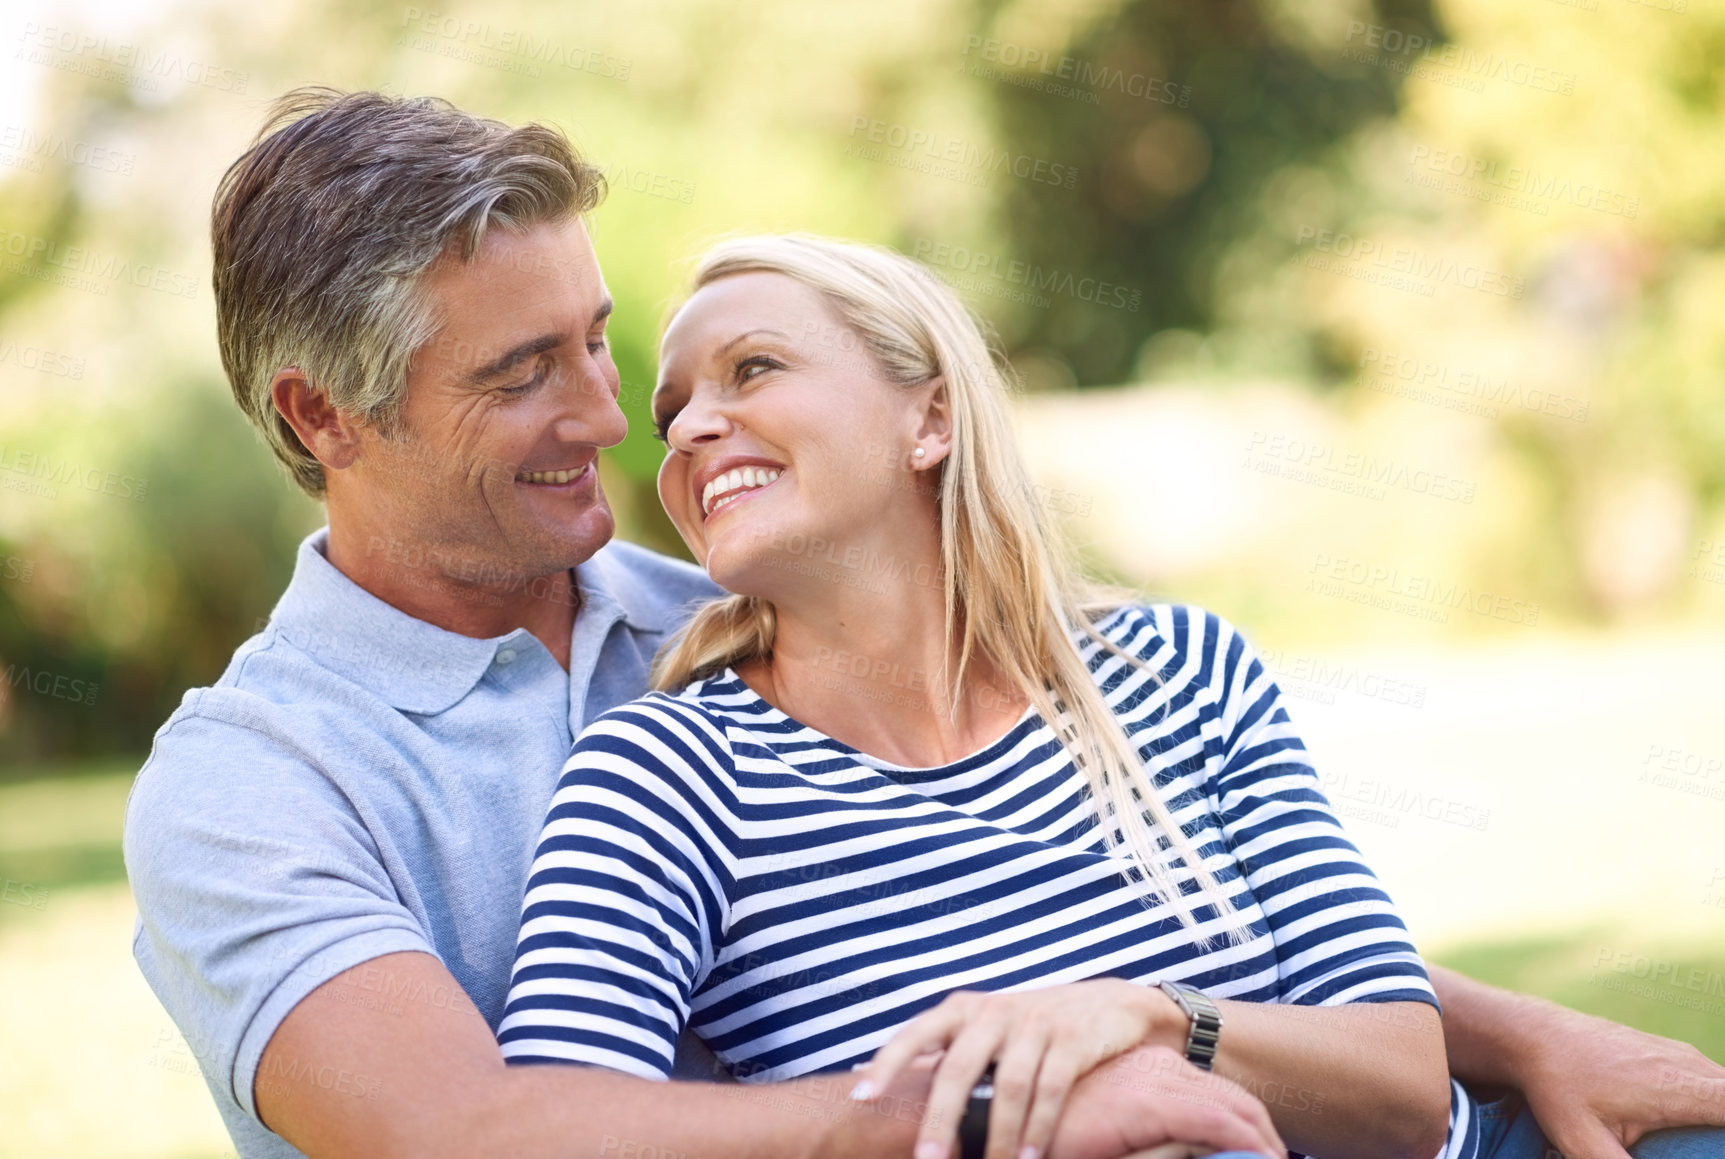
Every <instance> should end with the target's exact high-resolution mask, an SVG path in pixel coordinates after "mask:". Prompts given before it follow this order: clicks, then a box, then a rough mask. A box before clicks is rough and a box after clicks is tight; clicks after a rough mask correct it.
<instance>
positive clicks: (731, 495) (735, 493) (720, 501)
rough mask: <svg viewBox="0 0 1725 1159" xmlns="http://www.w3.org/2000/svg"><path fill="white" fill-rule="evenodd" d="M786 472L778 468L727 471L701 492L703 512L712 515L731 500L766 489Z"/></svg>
mask: <svg viewBox="0 0 1725 1159" xmlns="http://www.w3.org/2000/svg"><path fill="white" fill-rule="evenodd" d="M782 474H784V471H783V470H781V469H780V468H778V467H738V468H736V469H735V470H731V471H726V472H725V473H724V474H723V475H720V476H719V477H718V478H717V479H714V480H713V481H712V482H711V483H708V484H707V485H706V487H704V488H702V490H701V511H702V513H704V514H706V515H711V514H712V513H713V512H715V511H717V510H718V509H719V508H721V507H723V506H724V505H725V504H727V503H729V502H730V501H731V500H733V499H736V498H738V497H740V496H742V495H744V494H745V493H747V492H749V491H753V490H755V489H756V488H758V487H765V486H766V485H767V484H768V483H771V482H772V481H773V480H774V479H777V478H778V477H779V476H780V475H782Z"/></svg>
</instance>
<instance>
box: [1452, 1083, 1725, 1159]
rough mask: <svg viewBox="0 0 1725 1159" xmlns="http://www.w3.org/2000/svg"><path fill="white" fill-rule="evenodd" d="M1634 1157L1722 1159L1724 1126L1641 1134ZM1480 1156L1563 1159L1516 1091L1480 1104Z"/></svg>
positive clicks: (1483, 1158)
mask: <svg viewBox="0 0 1725 1159" xmlns="http://www.w3.org/2000/svg"><path fill="white" fill-rule="evenodd" d="M1629 1153H1630V1154H1631V1155H1633V1156H1634V1157H1635V1159H1725V1127H1673V1128H1672V1129H1670V1130H1667V1131H1654V1132H1652V1133H1651V1134H1648V1135H1643V1136H1642V1137H1641V1139H1640V1140H1639V1141H1637V1142H1636V1144H1635V1145H1634V1146H1633V1147H1631V1148H1629ZM1479 1159H1562V1157H1561V1155H1560V1153H1559V1152H1558V1150H1557V1149H1556V1148H1555V1147H1553V1146H1552V1145H1551V1144H1550V1143H1548V1142H1546V1138H1545V1132H1544V1131H1541V1130H1540V1129H1539V1124H1538V1123H1536V1122H1534V1119H1533V1112H1532V1111H1530V1110H1528V1108H1527V1103H1526V1101H1525V1100H1524V1099H1523V1098H1522V1097H1521V1096H1520V1095H1518V1094H1514V1093H1511V1094H1508V1095H1505V1096H1504V1097H1503V1098H1501V1099H1498V1100H1496V1101H1495V1102H1490V1103H1481V1104H1479Z"/></svg>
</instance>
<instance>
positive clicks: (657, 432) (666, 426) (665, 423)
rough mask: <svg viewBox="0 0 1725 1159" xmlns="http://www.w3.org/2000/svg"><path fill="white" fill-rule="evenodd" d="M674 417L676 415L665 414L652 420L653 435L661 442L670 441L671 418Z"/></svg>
mask: <svg viewBox="0 0 1725 1159" xmlns="http://www.w3.org/2000/svg"><path fill="white" fill-rule="evenodd" d="M676 417H677V416H676V415H666V416H665V417H664V418H655V419H654V420H653V437H654V438H655V439H658V440H659V441H660V442H661V443H668V442H670V441H671V420H672V419H674V418H676Z"/></svg>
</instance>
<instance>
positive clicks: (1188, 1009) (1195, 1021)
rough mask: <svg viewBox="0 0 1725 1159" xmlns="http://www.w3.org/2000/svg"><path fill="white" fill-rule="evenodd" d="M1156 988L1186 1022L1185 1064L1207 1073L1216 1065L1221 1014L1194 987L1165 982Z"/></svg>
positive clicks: (1182, 983)
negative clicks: (1187, 1026) (1187, 1025)
mask: <svg viewBox="0 0 1725 1159" xmlns="http://www.w3.org/2000/svg"><path fill="white" fill-rule="evenodd" d="M1156 985H1157V986H1158V987H1159V988H1160V989H1161V991H1162V993H1164V994H1166V995H1168V997H1169V998H1172V999H1173V1000H1174V1003H1175V1005H1177V1006H1179V1007H1180V1010H1181V1012H1182V1013H1184V1014H1185V1015H1186V1017H1187V1019H1188V1020H1190V1023H1191V1025H1190V1028H1189V1029H1188V1030H1187V1031H1186V1061H1187V1062H1189V1063H1191V1064H1192V1065H1193V1066H1195V1067H1197V1068H1198V1069H1199V1070H1209V1069H1211V1067H1212V1065H1213V1064H1214V1063H1215V1061H1216V1047H1217V1045H1218V1044H1219V1043H1220V1041H1221V1038H1222V1012H1221V1010H1219V1009H1217V1007H1216V1004H1215V1003H1214V1002H1212V1001H1211V1000H1210V996H1209V995H1208V994H1206V993H1204V992H1203V991H1202V990H1200V989H1198V988H1197V987H1196V986H1188V985H1186V984H1185V983H1184V982H1168V981H1161V982H1158V983H1156Z"/></svg>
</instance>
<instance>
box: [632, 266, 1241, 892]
mask: <svg viewBox="0 0 1725 1159" xmlns="http://www.w3.org/2000/svg"><path fill="white" fill-rule="evenodd" d="M761 272H765V273H776V274H783V275H785V276H786V277H790V278H795V279H796V280H797V281H799V282H801V283H803V284H804V285H806V286H809V287H811V288H812V289H814V290H817V291H818V292H819V293H820V294H821V295H822V297H823V298H824V299H825V300H826V302H827V304H828V305H829V306H830V307H831V309H832V310H833V311H834V312H835V313H836V314H837V315H838V317H839V318H840V319H841V320H842V321H843V322H844V323H845V324H846V325H847V326H849V327H850V329H851V330H853V331H855V332H856V335H857V337H858V338H859V339H860V340H861V345H862V348H863V349H865V350H866V351H867V352H868V353H869V354H871V355H872V356H873V358H874V360H875V361H876V362H878V363H879V366H880V369H881V371H882V372H883V373H884V374H885V375H886V378H887V379H888V381H890V382H893V383H896V384H898V385H901V386H906V387H910V386H920V385H922V384H924V383H926V382H928V381H929V380H930V379H931V378H934V377H936V376H937V375H938V376H941V377H942V378H943V379H944V383H945V388H946V396H947V402H948V408H949V410H950V412H951V422H952V441H951V450H950V452H949V454H948V456H947V458H946V461H945V462H944V463H943V464H941V467H940V483H939V493H938V498H937V505H938V510H939V513H940V514H939V518H940V554H941V564H942V581H943V587H944V589H945V597H946V627H947V638H948V640H950V641H954V642H955V643H956V647H955V648H954V649H953V651H954V652H955V653H956V655H955V656H949V662H948V663H947V665H946V667H945V670H944V671H943V672H942V673H941V674H940V677H941V678H940V679H939V680H938V681H937V683H938V684H940V685H942V686H943V690H944V692H945V694H946V698H947V700H946V703H947V704H948V705H949V706H950V708H951V711H952V712H954V713H956V712H957V706H958V704H959V698H960V697H961V696H962V695H963V693H964V682H965V676H966V673H967V672H968V671H969V669H970V665H971V662H972V660H973V659H974V658H975V657H977V656H979V655H980V656H986V657H987V658H988V660H989V661H990V662H991V663H992V664H993V665H994V667H995V669H996V670H997V672H998V673H999V675H1000V678H1001V679H1003V680H1005V681H1007V682H1008V683H1009V684H1011V685H1012V686H1014V687H1015V688H1019V689H1022V690H1023V692H1024V693H1025V694H1026V695H1028V697H1029V698H1030V701H1031V703H1032V705H1034V707H1035V708H1036V710H1037V711H1038V712H1039V713H1041V715H1042V718H1043V719H1044V720H1046V721H1048V722H1049V723H1050V724H1051V725H1052V726H1053V727H1054V728H1055V731H1056V733H1057V734H1058V735H1059V736H1060V739H1061V742H1062V744H1063V745H1064V746H1065V748H1066V750H1067V752H1068V753H1069V754H1070V755H1071V757H1072V759H1073V761H1074V762H1075V763H1076V764H1077V766H1078V768H1079V769H1080V770H1082V771H1083V772H1084V774H1085V776H1086V779H1087V780H1088V782H1089V787H1090V791H1091V793H1092V795H1093V797H1094V800H1095V801H1096V802H1097V805H1098V812H1099V818H1098V819H1099V821H1100V822H1101V823H1102V828H1103V838H1104V842H1105V844H1106V847H1107V848H1108V849H1109V850H1110V851H1111V852H1113V851H1124V852H1126V853H1127V854H1128V857H1129V862H1128V864H1129V865H1130V867H1131V870H1132V871H1131V872H1128V873H1126V874H1125V876H1126V877H1127V879H1128V880H1129V881H1132V882H1134V883H1136V884H1138V885H1139V887H1140V890H1141V896H1144V897H1145V899H1146V900H1150V896H1151V895H1159V896H1160V897H1161V898H1162V899H1164V900H1166V901H1167V902H1168V903H1169V904H1170V906H1171V907H1172V908H1173V910H1174V911H1175V913H1176V914H1177V915H1178V916H1179V918H1180V921H1181V922H1182V923H1183V924H1185V925H1187V926H1193V925H1196V924H1197V923H1196V916H1195V914H1194V912H1193V905H1192V902H1191V900H1190V899H1188V897H1187V896H1186V895H1185V894H1183V893H1182V892H1181V890H1180V888H1179V885H1178V883H1177V879H1176V871H1177V868H1178V867H1180V866H1183V867H1184V868H1185V870H1186V872H1187V875H1189V877H1190V878H1191V879H1193V880H1194V881H1195V882H1196V884H1197V887H1198V889H1199V890H1200V891H1201V892H1202V894H1203V896H1204V898H1205V899H1207V900H1208V901H1209V902H1210V903H1211V904H1212V905H1213V906H1214V907H1215V908H1216V910H1217V912H1218V913H1219V914H1221V915H1230V914H1232V913H1233V912H1234V911H1233V907H1232V906H1231V905H1230V903H1229V900H1228V897H1227V895H1226V894H1225V893H1224V892H1223V890H1222V888H1221V886H1220V884H1219V883H1218V882H1217V881H1216V879H1215V878H1214V876H1213V875H1211V874H1210V872H1209V871H1208V870H1207V869H1206V868H1205V867H1204V864H1203V860H1202V858H1201V857H1200V856H1199V854H1198V852H1197V850H1196V849H1195V848H1194V847H1193V845H1192V843H1191V841H1190V840H1189V839H1188V838H1187V836H1186V834H1185V833H1184V832H1182V831H1181V829H1180V827H1179V825H1177V824H1176V823H1175V822H1174V819H1173V817H1172V815H1171V814H1170V813H1169V811H1168V808H1167V806H1165V805H1164V804H1163V803H1162V800H1161V796H1160V794H1159V793H1158V792H1157V791H1156V786H1155V784H1154V783H1153V781H1152V780H1151V777H1150V775H1149V774H1148V772H1147V771H1146V770H1145V767H1144V763H1143V759H1142V757H1141V756H1140V755H1139V753H1138V752H1137V750H1136V749H1135V748H1134V747H1133V745H1132V742H1131V740H1130V739H1129V738H1128V737H1127V735H1126V731H1125V729H1124V728H1123V727H1122V726H1121V723H1120V720H1119V719H1118V718H1117V717H1116V716H1115V715H1114V713H1113V711H1112V710H1110V709H1109V707H1108V703H1107V701H1106V699H1105V698H1104V697H1103V694H1102V690H1101V688H1100V687H1098V685H1097V683H1096V680H1095V678H1094V677H1093V676H1092V675H1091V673H1090V670H1089V669H1088V668H1087V667H1086V666H1085V663H1084V659H1083V657H1082V655H1081V654H1080V653H1079V650H1078V647H1077V644H1076V643H1075V642H1074V639H1073V636H1072V631H1073V630H1074V629H1077V630H1081V631H1083V632H1085V633H1087V634H1088V635H1089V637H1090V638H1091V639H1093V640H1095V641H1096V642H1097V643H1098V644H1100V645H1101V646H1102V647H1104V648H1106V649H1108V650H1109V651H1111V652H1113V653H1115V654H1116V655H1119V656H1122V657H1124V658H1125V659H1126V660H1128V661H1130V662H1132V663H1134V664H1138V666H1139V667H1145V665H1143V664H1142V663H1141V662H1140V661H1139V660H1138V659H1137V657H1135V656H1131V655H1129V654H1127V653H1124V652H1122V651H1121V649H1119V648H1118V647H1117V646H1115V645H1114V644H1113V643H1112V642H1111V641H1109V640H1107V639H1105V638H1104V637H1103V636H1102V634H1101V633H1100V632H1098V631H1097V629H1096V627H1095V624H1094V622H1093V621H1094V620H1095V619H1096V618H1098V617H1099V616H1101V615H1102V614H1104V613H1106V612H1108V611H1110V610H1113V609H1117V608H1119V607H1120V606H1121V605H1122V604H1125V603H1128V602H1130V601H1131V598H1132V597H1131V595H1130V593H1125V592H1120V591H1114V590H1109V589H1104V588H1101V587H1099V586H1097V585H1094V584H1092V583H1090V582H1089V581H1088V580H1086V579H1085V578H1084V577H1083V576H1082V575H1081V574H1080V573H1079V572H1078V571H1077V569H1076V568H1075V567H1074V566H1073V565H1072V564H1071V562H1070V559H1069V555H1068V553H1067V552H1066V551H1065V550H1063V548H1062V547H1061V546H1060V545H1059V544H1058V542H1057V540H1056V537H1055V534H1054V531H1053V529H1052V528H1051V527H1050V526H1049V524H1048V521H1047V520H1046V518H1045V517H1044V514H1043V511H1042V508H1041V505H1040V504H1039V503H1038V502H1037V499H1036V496H1035V492H1034V490H1033V487H1032V484H1031V479H1030V476H1029V473H1028V471H1027V470H1026V468H1025V465H1024V461H1023V459H1022V457H1021V456H1020V454H1019V451H1018V445H1017V441H1016V439H1015V437H1014V434H1013V430H1012V425H1011V416H1010V413H1009V408H1008V403H1007V394H1008V389H1009V388H1008V377H1007V374H1008V372H1006V371H1005V370H1003V367H1002V362H1003V360H998V359H996V358H995V357H994V354H993V352H992V351H991V350H990V348H989V344H988V341H987V340H986V338H985V337H984V332H983V329H982V326H981V325H980V324H979V323H978V321H977V320H976V319H975V318H973V317H972V316H971V314H970V313H969V312H968V311H967V310H966V309H965V307H964V305H963V304H962V303H961V302H960V301H959V300H958V298H957V297H956V296H955V295H954V294H953V293H952V291H950V290H948V289H947V288H946V287H945V286H944V285H942V284H941V283H940V282H939V281H938V280H937V279H936V278H935V277H934V276H933V275H932V274H931V273H930V272H929V271H928V270H926V269H924V268H923V267H922V266H921V265H919V264H917V263H916V262H914V261H912V260H911V259H909V258H907V257H905V256H903V255H902V254H897V253H893V252H892V251H890V250H886V249H881V248H878V247H875V246H867V245H860V244H855V243H850V242H839V241H832V240H829V239H826V238H819V237H812V236H808V235H801V234H791V235H780V236H766V237H742V238H732V239H728V240H725V241H722V242H720V243H718V244H717V245H715V246H714V247H713V248H712V249H710V250H709V251H708V252H707V253H706V255H705V256H704V257H702V259H701V260H700V262H699V264H698V265H697V267H696V269H695V273H694V277H693V284H692V286H691V289H690V294H691V296H692V295H693V294H694V293H695V292H696V291H698V290H700V289H701V288H702V287H703V286H706V285H709V284H711V283H712V282H715V281H717V280H718V279H720V278H724V277H729V276H730V275H733V274H743V273H761ZM775 631H776V620H775V618H774V614H773V608H772V606H771V605H770V604H768V603H767V602H766V601H764V600H760V599H758V598H756V597H753V596H740V595H732V596H728V597H726V598H723V599H720V600H717V601H714V602H713V603H710V604H707V605H705V606H704V607H702V608H701V609H700V610H699V611H698V612H696V613H695V615H694V617H693V618H692V619H691V620H690V622H689V624H688V625H687V626H686V627H685V628H684V629H683V630H682V632H680V633H679V634H678V635H677V636H676V637H675V638H674V639H672V640H671V641H670V642H669V643H668V644H667V645H666V647H665V649H664V650H663V651H662V652H661V653H660V655H659V656H658V658H657V659H656V661H655V663H654V667H653V677H652V684H653V687H654V688H657V689H661V690H674V689H678V688H682V687H683V686H684V685H686V684H688V683H690V682H691V681H694V680H698V679H701V678H703V677H705V676H709V675H711V674H713V673H715V672H719V671H722V670H723V669H724V668H726V667H727V666H729V665H733V664H739V663H742V662H744V661H747V660H753V659H757V658H766V657H769V656H770V655H771V654H772V649H773V638H774V634H775Z"/></svg>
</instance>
